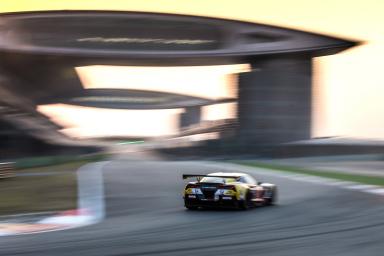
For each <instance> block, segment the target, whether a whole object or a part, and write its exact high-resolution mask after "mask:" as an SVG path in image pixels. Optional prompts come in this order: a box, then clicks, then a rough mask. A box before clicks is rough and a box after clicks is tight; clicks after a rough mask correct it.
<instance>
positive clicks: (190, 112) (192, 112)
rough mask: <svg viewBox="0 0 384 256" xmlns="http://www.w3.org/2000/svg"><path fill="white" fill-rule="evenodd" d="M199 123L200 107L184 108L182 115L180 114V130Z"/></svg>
mask: <svg viewBox="0 0 384 256" xmlns="http://www.w3.org/2000/svg"><path fill="white" fill-rule="evenodd" d="M200 121H201V107H200V106H193V107H186V108H184V113H181V114H180V128H186V127H188V126H190V125H194V124H198V123H200Z"/></svg>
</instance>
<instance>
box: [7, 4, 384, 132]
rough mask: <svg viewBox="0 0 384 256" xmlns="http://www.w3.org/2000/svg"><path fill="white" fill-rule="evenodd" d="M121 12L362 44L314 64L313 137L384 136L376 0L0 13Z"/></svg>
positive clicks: (383, 51)
mask: <svg viewBox="0 0 384 256" xmlns="http://www.w3.org/2000/svg"><path fill="white" fill-rule="evenodd" d="M63 9H89V10H126V11H149V12H165V13H178V14H190V15H201V16H211V17H218V18H229V19H238V20H244V21H251V22H257V23H265V24H270V25H277V26H283V27H288V28H296V29H300V30H305V31H312V32H318V33H323V34H327V35H334V36H338V37H344V38H347V39H348V38H351V39H354V40H359V41H364V42H365V43H364V44H363V45H361V46H358V47H355V48H353V49H351V50H348V51H346V52H343V53H341V54H337V55H333V56H327V57H321V58H317V59H316V60H315V68H314V70H315V73H316V74H315V77H314V86H315V91H316V99H315V102H314V107H315V110H314V127H313V135H314V136H327V135H342V136H349V137H369V138H384V115H383V114H382V113H383V112H384V103H383V102H382V101H383V100H382V99H383V98H384V97H383V96H384V89H383V88H384V76H383V67H384V65H383V63H382V62H383V60H382V59H383V57H384V33H383V32H382V31H383V27H384V26H383V25H384V15H383V14H382V13H383V10H384V1H382V0H365V1H350V0H322V1H308V0H290V1H286V0H269V1H265V0H237V1H232V0H145V1H142V0H113V1H105V0H65V1H64V0H63V1H44V0H34V1H30V0H15V1H1V2H0V10H1V11H3V12H8V11H22V10H25V11H27V10H63Z"/></svg>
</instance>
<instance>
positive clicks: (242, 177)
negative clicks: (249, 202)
mask: <svg viewBox="0 0 384 256" xmlns="http://www.w3.org/2000/svg"><path fill="white" fill-rule="evenodd" d="M237 181H238V182H241V183H247V182H246V181H245V179H244V176H241V177H239V178H238V179H237Z"/></svg>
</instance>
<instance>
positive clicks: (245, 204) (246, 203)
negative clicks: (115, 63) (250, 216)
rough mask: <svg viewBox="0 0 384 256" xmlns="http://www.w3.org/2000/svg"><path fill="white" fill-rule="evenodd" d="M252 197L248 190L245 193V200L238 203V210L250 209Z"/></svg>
mask: <svg viewBox="0 0 384 256" xmlns="http://www.w3.org/2000/svg"><path fill="white" fill-rule="evenodd" d="M251 199H252V196H251V193H250V192H249V190H248V191H247V194H246V195H245V199H244V200H242V201H240V202H239V208H240V209H241V210H248V209H249V208H252V206H253V203H252V200H251Z"/></svg>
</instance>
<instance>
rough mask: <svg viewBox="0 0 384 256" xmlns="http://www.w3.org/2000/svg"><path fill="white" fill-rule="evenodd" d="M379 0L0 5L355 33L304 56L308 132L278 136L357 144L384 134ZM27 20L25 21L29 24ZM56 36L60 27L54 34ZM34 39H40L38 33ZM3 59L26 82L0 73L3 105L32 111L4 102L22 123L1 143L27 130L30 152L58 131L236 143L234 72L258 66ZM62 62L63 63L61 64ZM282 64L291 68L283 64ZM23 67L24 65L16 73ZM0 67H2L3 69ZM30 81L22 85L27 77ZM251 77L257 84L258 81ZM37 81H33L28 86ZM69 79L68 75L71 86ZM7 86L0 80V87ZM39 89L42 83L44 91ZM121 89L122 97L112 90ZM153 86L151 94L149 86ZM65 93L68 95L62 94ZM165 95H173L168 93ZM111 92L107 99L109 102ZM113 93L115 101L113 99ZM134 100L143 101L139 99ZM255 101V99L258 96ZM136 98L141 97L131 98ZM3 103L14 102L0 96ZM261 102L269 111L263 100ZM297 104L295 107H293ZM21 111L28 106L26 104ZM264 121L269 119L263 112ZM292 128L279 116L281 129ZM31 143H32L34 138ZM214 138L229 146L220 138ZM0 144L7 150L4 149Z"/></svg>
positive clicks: (62, 137) (86, 140) (93, 137)
mask: <svg viewBox="0 0 384 256" xmlns="http://www.w3.org/2000/svg"><path fill="white" fill-rule="evenodd" d="M381 5H382V4H381V2H380V1H368V2H364V4H363V3H359V2H354V3H349V2H348V1H338V2H337V3H334V2H333V1H323V2H321V4H320V3H319V4H315V5H314V4H313V3H309V2H307V1H290V2H289V3H288V2H283V1H268V2H258V1H241V2H239V4H236V5H234V4H233V3H231V2H229V1H224V2H220V3H217V2H216V1H207V2H201V3H193V4H191V3H190V2H189V1H178V2H177V3H175V2H173V1H164V4H162V5H159V4H158V2H157V1H145V2H142V1H114V2H113V3H108V5H107V6H106V4H105V2H104V1H92V2H90V1H65V2H60V1H55V2H47V1H34V2H33V4H32V3H30V2H28V1H16V2H12V3H11V2H3V3H1V6H0V7H1V8H0V9H1V10H2V12H4V13H6V12H20V11H47V10H63V9H65V10H68V9H74V10H118V11H124V10H127V11H140V12H153V11H155V12H164V13H175V14H187V15H198V16H208V17H216V18H224V19H233V20H241V21H246V22H255V23H260V24H266V25H272V26H278V27H283V28H289V29H297V30H301V31H306V32H310V33H319V34H324V35H327V36H335V37H338V38H342V39H345V40H346V41H349V42H355V43H358V44H356V45H355V46H354V47H346V48H345V49H344V50H343V51H341V52H339V53H338V54H328V53H327V54H313V55H312V56H310V57H309V58H307V59H310V60H311V64H308V65H310V66H308V67H309V68H310V69H311V71H309V72H310V73H309V74H308V75H309V76H310V78H309V79H310V81H307V82H305V83H307V86H309V87H310V89H309V90H310V91H309V92H308V93H309V95H306V96H305V97H306V98H308V99H305V100H307V101H308V102H307V103H306V104H303V105H302V106H298V105H297V106H296V108H306V109H307V111H309V112H310V113H305V114H303V115H306V118H307V119H308V118H309V119H308V120H305V121H302V122H307V123H306V124H305V125H306V127H305V129H307V130H308V129H309V130H308V131H302V132H304V133H305V132H306V133H307V134H306V135H304V134H302V135H301V136H298V137H297V136H296V137H295V136H293V137H291V138H286V139H283V140H280V141H276V142H282V143H286V142H297V141H302V140H309V139H313V138H319V137H321V138H323V137H335V138H337V139H335V140H332V141H329V143H352V144H356V143H357V144H359V143H360V144H361V143H363V144H364V142H365V141H366V140H367V139H368V140H369V142H367V143H371V140H375V141H379V140H381V139H382V138H383V135H384V134H383V129H382V127H383V124H384V119H383V118H384V117H383V115H381V113H382V112H383V110H384V109H383V108H384V107H383V104H382V103H381V96H382V95H383V89H382V88H381V85H382V84H383V82H384V81H383V77H382V75H381V69H380V67H381V65H380V63H381V56H382V54H381V53H383V51H384V50H383V47H382V42H383V35H382V33H378V31H379V27H378V26H380V24H382V22H383V20H382V19H383V18H382V17H381V15H380V9H381V8H380V7H381ZM314 10H315V11H314ZM81 26H82V24H79V27H81ZM25 29H27V28H25ZM30 29H33V28H32V26H31V27H30ZM45 29H46V31H40V32H41V33H45V34H44V36H45V38H44V40H46V42H48V41H49V38H48V39H47V36H48V34H47V33H49V32H47V31H48V30H49V28H48V27H46V28H45ZM84 29H85V28H84ZM148 29H149V28H148ZM148 31H150V29H149V30H148ZM148 33H149V32H148ZM51 36H54V35H51ZM63 37H64V36H63V35H61V37H59V38H63ZM83 38H86V36H84V37H83ZM30 39H31V38H30ZM31 40H32V39H31ZM39 40H41V38H40V39H39ZM47 40H48V41H47ZM51 40H53V41H54V40H55V39H51ZM19 43H20V41H19ZM40 43H43V44H44V42H43V41H40ZM20 47H21V46H20ZM23 47H24V48H25V47H26V46H23ZM256 48H257V47H256ZM144 50H145V48H144ZM148 50H149V51H151V50H150V49H148ZM303 54H307V53H303ZM11 57H12V56H11ZM39 58H40V59H39ZM9 59H10V57H9V56H7V57H4V58H3V65H2V66H3V69H4V70H7V72H11V73H17V74H18V75H17V76H18V79H19V80H20V81H18V83H19V84H22V83H25V85H20V86H19V87H18V88H16V86H13V87H12V86H9V85H4V84H5V83H7V82H5V81H3V82H2V84H3V86H2V87H3V88H2V90H6V91H7V93H8V94H14V95H13V96H12V97H13V98H16V97H17V98H18V99H13V101H14V102H15V103H14V105H12V106H9V105H7V107H8V108H17V107H16V105H17V104H19V105H23V107H22V108H23V110H21V109H17V110H12V111H16V112H17V111H22V112H23V111H28V115H30V114H31V113H32V112H33V116H34V118H35V119H36V120H37V119H38V121H36V122H35V121H31V120H29V121H27V118H22V117H20V114H18V116H19V117H18V118H11V117H10V115H9V114H6V111H5V110H3V113H5V115H3V117H4V118H3V122H4V123H5V124H4V127H6V126H8V125H11V126H12V127H16V130H23V131H22V132H20V133H22V135H21V134H20V135H14V136H13V137H12V136H11V137H12V138H11V137H10V136H9V135H8V134H9V133H10V130H9V128H3V130H4V131H3V133H5V134H6V135H3V136H4V137H6V138H7V139H5V140H3V141H8V142H7V145H8V146H9V147H16V148H17V149H16V150H19V146H18V145H19V144H18V143H24V142H20V141H26V139H20V138H21V137H22V136H24V137H25V136H27V135H26V134H30V135H31V137H30V138H28V139H27V141H28V142H25V143H26V145H27V147H30V148H32V151H33V152H36V151H35V148H36V147H39V146H38V145H41V144H42V143H44V142H49V144H50V145H52V144H63V143H64V141H65V144H67V146H73V145H76V146H78V144H79V143H80V144H84V145H94V144H95V143H96V141H98V142H99V141H103V143H104V142H105V141H106V140H108V141H111V139H113V142H117V143H119V142H124V141H125V140H128V141H129V140H130V139H133V140H135V139H137V140H139V141H152V142H154V141H156V143H159V141H163V142H164V141H166V142H165V145H164V146H167V147H168V146H169V145H170V144H178V145H179V144H180V143H182V142H183V143H184V142H191V141H194V142H196V141H197V140H198V141H205V140H210V141H212V140H218V139H220V138H222V137H223V136H224V138H225V137H227V138H232V139H230V140H227V143H228V145H229V144H231V145H233V147H243V146H242V145H237V144H239V143H238V142H239V141H241V139H239V138H238V137H236V134H237V133H238V129H242V128H239V127H241V126H242V124H241V122H242V123H245V122H246V121H240V122H239V113H240V112H244V111H250V110H244V111H242V110H239V106H238V104H239V102H241V101H242V100H240V101H239V99H238V97H239V95H240V94H239V88H240V87H241V85H239V81H240V80H239V77H240V76H241V74H244V73H247V72H248V73H249V72H250V71H252V70H255V69H258V68H259V69H260V67H261V66H262V65H263V64H254V63H250V62H255V61H256V62H257V60H258V58H257V57H256V58H254V59H252V58H248V59H247V58H242V59H236V60H232V61H228V62H229V63H228V64H225V65H215V63H213V64H209V65H206V64H205V62H204V61H202V62H200V63H199V64H198V65H196V64H194V63H192V65H191V64H189V63H187V62H186V63H180V62H179V63H178V65H172V63H169V64H160V65H158V63H156V61H152V63H145V64H144V65H141V63H132V65H130V64H129V63H125V64H123V65H121V64H119V63H115V64H113V61H110V63H111V64H110V65H107V64H106V63H105V61H100V62H97V61H93V62H92V63H91V64H89V65H83V66H82V65H81V63H80V62H79V61H77V62H76V61H74V62H73V63H70V61H69V62H68V61H67V60H58V59H59V58H58V57H56V59H53V57H52V58H51V60H49V59H47V58H45V59H44V58H43V57H36V59H35V60H33V59H32V57H31V58H29V59H28V60H27V58H24V59H25V60H24V59H23V56H21V57H20V58H16V57H13V58H11V59H10V60H9ZM160 59H161V58H160ZM8 60H9V61H8ZM59 62H60V63H59ZM64 62H68V63H66V64H63V63H64ZM103 62H104V63H103ZM231 62H232V63H231ZM30 63H36V65H39V67H36V70H39V71H38V72H40V74H39V76H40V77H39V78H38V77H37V76H36V77H33V74H36V72H37V71H35V70H34V69H31V68H30V67H27V66H26V65H30ZM98 63H100V65H98ZM44 65H45V66H44ZM52 65H56V66H57V68H56V69H55V68H53V67H52ZM287 65H290V64H289V63H288V64H287ZM292 65H294V64H292ZM47 66H51V67H50V71H49V72H44V69H46V68H47ZM283 69H286V70H289V67H286V68H283ZM59 70H61V71H59ZM64 70H65V71H64ZM21 72H24V73H25V74H22V75H21V76H19V74H20V73H21ZM54 72H56V73H54ZM60 72H61V73H60ZM63 72H66V74H63ZM4 74H5V73H3V77H5V76H6V75H4ZM23 76H24V78H23ZM60 76H61V77H60ZM55 77H56V78H59V77H60V79H61V80H62V81H54V78H55ZM6 79H10V78H9V77H8V78H3V80H6ZM12 79H14V80H15V79H16V78H12ZM58 80H59V79H58ZM28 81H29V83H30V84H29V85H27V83H28ZM8 83H12V82H8ZM243 83H247V82H243ZM254 83H255V84H256V85H257V83H258V81H255V82H254ZM36 84H39V85H38V86H37V87H34V85H36ZM42 84H45V85H42ZM68 84H71V85H70V86H72V88H73V89H72V91H70V89H69V88H70V86H69V85H68ZM75 84H76V86H75ZM7 86H8V88H5V87H7ZM80 86H81V88H82V89H85V90H88V89H91V90H93V92H92V93H93V94H92V93H91V94H92V95H86V96H84V95H80V96H79V95H77V96H76V95H75V94H76V92H75V91H76V90H79V88H78V87H80ZM55 87H56V89H54V88H55ZM64 87H66V89H64ZM75 87H76V89H75ZM42 90H46V91H45V92H44V93H42ZM49 90H51V91H49ZM27 91H28V93H26V92H27ZM121 93H123V94H124V97H120V98H119V97H117V96H118V94H119V95H121ZM156 93H158V95H155V94H156ZM65 94H66V95H65ZM94 94H97V95H94ZM4 95H5V94H4ZM69 96H71V98H69ZM65 97H67V98H66V99H64V98H65ZM108 97H109V98H108ZM151 97H158V98H162V99H161V100H163V101H167V100H168V102H167V103H166V104H165V103H164V104H162V105H161V104H157V103H155V102H154V101H153V100H155V99H152V98H151ZM172 97H173V98H172ZM177 97H178V98H177ZM260 97H264V96H260ZM294 97H296V96H294ZM170 98H172V100H169V99H170ZM158 100H159V99H157V101H158ZM284 100H286V99H284ZM290 100H292V104H295V103H294V102H293V101H300V100H303V99H299V98H291V99H290ZM8 101H11V100H8ZM16 101H17V104H16ZM103 101H104V102H103ZM112 101H113V102H115V103H111V102H112ZM116 101H120V104H117V103H116ZM124 101H125V102H124ZM139 101H147V106H144V105H145V104H144V103H143V102H141V103H140V102H139ZM151 101H152V102H151ZM155 101H156V100H155ZM193 101H194V102H193ZM255 101H257V99H256V98H255ZM27 102H30V105H29V106H28V107H29V110H27V105H28V103H27ZM244 102H245V101H244ZM281 102H282V101H281ZM135 103H138V104H139V105H140V104H142V106H135ZM151 103H153V104H151ZM6 104H13V103H11V102H6ZM114 104H115V105H114ZM156 104H157V105H156ZM240 104H241V103H240ZM136 105H137V104H136ZM167 105H169V106H168V107H167ZM186 106H187V107H186ZM264 107H266V110H265V111H266V113H267V114H268V110H267V109H268V105H266V106H264ZM252 108H255V106H253V107H252ZM252 108H251V109H252ZM260 111H261V110H260ZM297 113H298V112H297ZM297 113H295V114H294V115H299V114H297ZM24 114H25V115H27V113H24ZM275 114H276V115H277V113H275ZM279 114H284V113H283V112H281V113H279ZM290 114H292V113H290ZM251 115H252V114H249V116H251ZM270 115H272V114H270ZM300 115H302V114H300ZM303 115H302V116H303ZM240 116H241V114H240ZM28 118H30V117H28ZM241 118H242V117H240V119H241ZM247 118H248V117H245V119H247ZM16 119H18V120H16ZM6 120H7V121H6ZM292 120H293V119H292ZM292 120H288V121H284V122H283V121H281V120H280V121H279V122H283V123H285V124H287V123H288V122H294V121H292ZM20 122H22V124H21V125H20V124H18V123H20ZM27 122H29V123H28V125H29V126H33V127H28V125H26V124H25V123H27ZM262 122H269V121H265V120H262ZM262 122H259V123H262ZM308 122H309V123H308ZM271 125H272V124H270V123H269V124H265V125H264V126H263V125H262V124H261V126H259V127H258V128H257V129H265V130H266V129H269V130H270V131H272V130H273V129H275V128H276V127H272V126H273V125H272V126H271ZM303 125H304V124H303ZM41 126H43V127H41ZM48 127H49V128H48ZM296 128H297V127H293V126H290V127H288V126H287V129H296ZM300 129H304V128H303V127H301V128H300ZM16 130H13V129H12V132H13V133H17V131H16ZM47 130H49V132H48V131H47ZM43 131H46V132H43ZM224 134H225V135H224ZM175 138H179V139H178V140H176V139H175ZM12 140H14V141H15V142H12ZM16 140H17V142H16ZM35 140H39V142H37V141H35ZM119 140H122V141H119ZM32 141H34V142H32ZM98 142H97V143H96V144H98ZM255 142H256V143H258V144H260V145H262V146H272V145H275V144H276V143H275V142H274V141H257V140H256V141H255ZM220 143H221V142H218V143H216V144H220ZM311 143H312V142H311ZM326 143H328V141H327V142H326ZM33 144H34V145H35V146H32V145H33ZM211 144H212V143H210V145H211ZM240 144H241V143H240ZM180 145H181V144H180ZM40 147H43V146H40ZM214 147H218V148H223V147H226V148H228V147H230V146H223V145H222V144H220V145H216V146H214ZM248 147H249V145H248ZM233 149H234V150H235V148H233ZM71 150H72V149H71ZM89 150H91V149H89ZM223 150H224V149H223ZM229 150H232V149H229ZM224 151H225V152H226V151H228V149H225V150H224ZM7 152H11V151H9V150H8V149H7ZM225 152H223V154H224V153H225ZM31 153H32V152H31ZM7 154H8V153H7Z"/></svg>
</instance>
